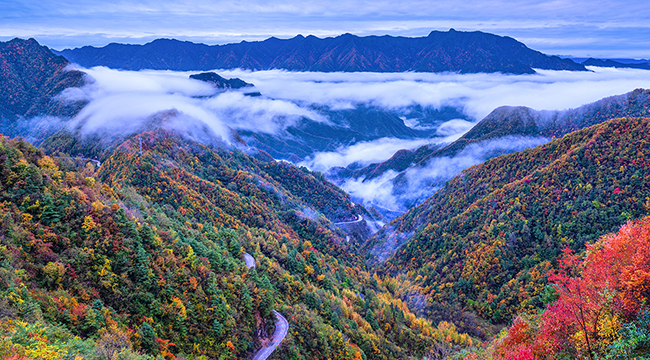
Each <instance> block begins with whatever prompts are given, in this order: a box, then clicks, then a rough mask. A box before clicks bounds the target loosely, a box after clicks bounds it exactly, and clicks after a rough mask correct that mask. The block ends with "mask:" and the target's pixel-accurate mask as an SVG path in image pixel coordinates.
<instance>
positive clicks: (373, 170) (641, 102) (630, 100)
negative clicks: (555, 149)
mask: <svg viewBox="0 0 650 360" xmlns="http://www.w3.org/2000/svg"><path fill="white" fill-rule="evenodd" d="M648 109H650V90H646V89H636V90H634V91H631V92H629V93H627V94H622V95H616V96H611V97H608V98H605V99H602V100H598V101H596V102H593V103H590V104H586V105H583V106H580V107H578V108H574V109H568V110H534V109H531V108H528V107H525V106H502V107H499V108H497V109H495V110H493V111H492V112H491V113H490V114H489V115H488V116H486V117H485V118H484V119H482V120H481V121H480V122H478V123H477V124H476V125H475V126H474V127H473V128H472V129H471V130H469V131H468V132H467V133H465V134H464V135H463V136H461V137H460V138H459V139H458V140H456V141H454V142H453V143H451V144H449V145H447V146H445V147H442V148H440V147H431V146H422V147H420V148H418V149H416V150H400V151H399V152H397V153H395V155H393V156H392V157H391V158H390V159H388V160H386V161H384V162H382V163H377V164H371V165H368V166H367V167H364V168H360V169H339V170H338V174H339V176H343V177H354V178H357V177H360V176H365V177H366V178H367V179H372V178H375V177H378V176H381V175H382V174H383V173H384V172H386V171H387V170H395V171H398V172H401V171H404V170H406V169H407V168H409V167H411V166H414V167H420V166H425V165H426V164H427V163H428V162H429V161H430V160H431V159H433V158H435V157H443V156H454V155H456V154H458V153H459V152H460V151H462V150H463V149H465V148H466V147H467V146H468V145H470V144H476V143H479V142H481V141H485V140H490V139H496V138H501V137H505V136H513V135H514V136H536V137H547V138H552V139H553V138H560V137H562V136H564V135H566V134H568V133H570V132H573V131H576V130H580V129H583V128H585V127H589V126H592V125H596V124H600V123H602V122H604V121H607V120H610V119H614V118H617V117H639V116H647V115H648Z"/></svg>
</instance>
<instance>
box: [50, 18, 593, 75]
mask: <svg viewBox="0 0 650 360" xmlns="http://www.w3.org/2000/svg"><path fill="white" fill-rule="evenodd" d="M58 54H60V55H63V56H65V57H66V58H67V59H68V60H70V61H72V62H74V63H77V64H79V65H81V66H86V67H92V66H100V65H101V66H107V67H110V68H117V69H129V70H141V69H159V70H163V69H164V70H212V69H232V68H242V69H253V70H268V69H286V70H292V71H321V72H333V71H343V72H355V71H370V72H404V71H415V72H445V71H451V72H459V73H481V72H486V73H493V72H502V73H509V74H531V73H534V72H535V71H534V70H533V69H534V68H536V69H553V70H578V71H585V70H586V69H585V67H584V66H583V65H581V64H577V63H575V62H573V61H572V60H570V59H561V58H559V57H557V56H547V55H544V54H543V53H541V52H539V51H535V50H532V49H529V48H528V47H526V45H524V44H523V43H521V42H519V41H517V40H515V39H513V38H510V37H504V36H498V35H493V34H489V33H484V32H480V31H475V32H462V31H456V30H454V29H451V30H449V31H448V32H440V31H432V32H431V33H430V34H429V36H426V37H418V38H408V37H393V36H388V35H385V36H367V37H359V36H355V35H351V34H344V35H341V36H337V37H331V38H325V39H321V38H318V37H316V36H313V35H310V36H307V37H304V36H302V35H298V36H296V37H294V38H291V39H278V38H275V37H271V38H269V39H267V40H264V41H259V42H258V41H256V42H247V41H242V42H240V43H238V44H226V45H213V46H210V45H205V44H195V43H192V42H187V41H178V40H172V39H158V40H154V41H153V42H150V43H148V44H145V45H127V44H115V43H113V44H109V45H106V46H104V47H101V48H97V47H92V46H84V47H82V48H76V49H65V50H63V51H60V52H58Z"/></svg>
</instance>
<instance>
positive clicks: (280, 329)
mask: <svg viewBox="0 0 650 360" xmlns="http://www.w3.org/2000/svg"><path fill="white" fill-rule="evenodd" d="M244 261H245V262H246V267H247V268H249V269H250V268H254V267H255V258H254V257H253V256H252V255H251V254H249V253H244ZM273 315H275V331H274V332H273V338H272V340H271V344H269V345H268V346H265V347H263V348H261V349H259V350H258V351H257V353H255V356H253V358H252V360H266V358H268V357H269V356H271V354H272V353H273V351H275V349H277V348H278V346H280V343H281V342H282V340H284V338H285V337H287V332H288V331H289V323H288V322H287V319H285V318H284V316H282V314H280V313H279V312H277V311H275V310H273Z"/></svg>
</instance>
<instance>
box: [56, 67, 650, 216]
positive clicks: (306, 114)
mask: <svg viewBox="0 0 650 360" xmlns="http://www.w3.org/2000/svg"><path fill="white" fill-rule="evenodd" d="M81 70H83V71H85V72H87V74H88V76H89V77H90V78H92V79H93V81H92V82H91V83H90V84H89V85H86V86H85V87H83V88H81V89H69V90H67V91H66V92H64V93H63V94H62V96H61V97H62V98H63V99H68V100H87V101H89V104H88V105H87V106H86V107H85V108H84V109H83V110H82V111H81V113H80V114H79V115H78V116H77V118H76V121H77V124H80V125H82V133H84V134H92V133H99V134H102V135H105V134H114V135H125V134H128V133H130V132H134V131H136V130H137V129H139V128H141V127H142V126H143V124H144V122H146V121H150V119H151V117H152V116H153V115H155V114H158V113H165V112H168V113H171V114H175V115H174V117H175V118H176V120H174V121H171V122H170V123H169V126H173V127H175V128H183V126H186V125H187V124H188V123H192V122H196V123H198V124H202V125H205V126H207V127H209V128H210V129H211V130H212V132H213V133H215V134H217V136H219V137H221V138H222V139H223V140H225V141H229V136H230V130H229V129H234V130H246V131H251V132H257V133H265V134H272V135H274V136H276V137H280V138H282V137H288V136H290V135H288V133H287V132H285V130H286V129H287V128H288V127H291V126H298V125H297V124H299V123H300V122H302V121H305V119H310V120H311V121H315V122H321V123H328V122H329V119H328V118H327V116H326V114H327V113H326V112H322V111H320V109H330V110H331V109H347V108H353V107H355V106H359V105H364V106H375V107H379V108H382V109H385V110H387V111H391V112H393V113H394V114H396V115H399V114H405V113H408V111H407V110H408V109H409V108H412V107H414V106H417V107H421V108H438V109H439V108H442V107H445V106H451V107H455V108H459V109H462V111H463V112H464V113H465V114H467V115H468V119H469V120H470V121H467V120H462V119H454V120H450V121H444V120H442V119H440V120H431V119H426V120H427V121H426V122H425V123H426V124H427V126H433V127H434V130H435V134H436V136H434V137H426V138H425V137H423V136H424V135H419V136H422V137H415V138H409V139H397V138H394V137H387V138H375V139H373V140H371V141H363V142H354V141H352V142H350V143H345V144H342V145H341V146H340V147H339V148H337V149H336V150H335V151H328V152H321V153H314V154H311V155H310V156H308V157H307V158H305V159H304V161H303V163H302V165H306V166H308V167H309V168H311V169H314V170H319V171H323V172H326V171H327V170H328V169H329V168H331V167H333V166H347V165H350V164H353V163H357V165H360V166H365V165H368V164H370V163H375V162H381V161H384V160H387V159H388V158H390V157H391V156H392V155H393V154H394V153H395V152H396V151H397V150H400V149H415V148H417V147H419V146H422V145H426V144H442V143H448V142H451V141H453V140H455V139H457V138H458V137H459V136H461V135H462V134H463V133H464V132H466V131H467V130H468V129H469V128H470V127H471V126H472V125H473V124H474V123H475V122H476V121H478V120H480V119H482V118H483V117H484V116H486V115H487V114H488V113H489V112H491V111H492V110H493V109H494V108H496V107H499V106H502V105H523V106H529V107H532V108H534V109H538V110H557V109H566V108H573V107H578V106H580V105H583V104H585V103H590V102H594V101H597V100H599V99H601V98H604V97H607V96H611V95H617V94H623V93H626V92H629V91H631V90H633V89H635V88H640V87H643V88H650V71H644V70H632V69H605V68H591V70H593V71H591V72H565V71H539V73H538V74H534V75H501V74H466V75H459V74H449V73H448V74H429V73H389V74H383V73H382V74H379V73H306V72H287V71H276V70H273V71H259V72H253V71H243V70H231V71H218V72H219V73H220V74H221V75H222V76H225V77H239V78H241V79H243V80H244V81H247V82H250V83H253V84H255V86H256V88H257V90H259V91H260V92H261V93H262V94H263V96H261V97H249V96H245V95H244V94H243V93H242V92H238V91H229V92H219V91H218V90H216V89H214V88H212V87H211V86H210V85H209V84H207V83H203V82H200V81H197V80H192V79H189V75H190V73H189V72H170V71H141V72H133V71H117V70H111V69H107V68H102V67H98V68H93V69H81ZM406 120H407V121H406V124H407V125H409V126H411V127H414V128H417V126H418V124H419V120H418V119H406ZM431 124H433V125H431ZM543 141H545V140H544V139H530V138H513V139H506V140H503V141H501V140H497V141H495V142H485V143H480V144H476V145H472V146H471V147H469V148H467V149H466V150H465V151H463V152H462V153H460V154H459V155H458V156H456V157H453V158H439V159H435V160H434V161H432V162H431V163H429V164H428V165H427V166H426V167H424V168H417V169H416V168H412V169H409V170H407V171H406V173H405V174H404V175H402V176H404V178H405V179H406V180H407V182H406V185H405V187H402V188H400V189H394V187H393V185H392V184H393V182H392V179H393V178H394V177H395V176H396V175H397V174H395V173H392V172H389V173H386V174H384V176H381V177H379V178H377V179H374V180H372V181H364V179H346V180H345V181H344V182H343V183H342V184H341V185H342V187H343V188H344V189H346V190H347V191H349V192H350V193H351V194H353V195H354V196H357V197H358V198H359V199H362V200H363V201H365V202H366V203H375V204H379V205H381V206H384V207H387V208H390V209H395V210H403V209H404V206H405V204H412V203H413V202H417V201H420V200H421V199H423V198H424V197H426V196H427V195H428V194H431V193H432V192H433V191H434V190H435V189H436V188H437V186H439V185H440V184H442V183H444V182H445V181H446V180H448V179H450V178H451V177H452V176H454V175H455V174H457V173H458V172H460V171H461V170H462V169H465V168H467V167H468V166H471V165H474V164H477V163H479V162H482V161H484V160H485V159H486V158H488V157H490V156H491V154H494V153H508V152H512V151H517V150H521V149H524V148H527V147H531V146H536V145H539V144H540V143H542V142H543Z"/></svg>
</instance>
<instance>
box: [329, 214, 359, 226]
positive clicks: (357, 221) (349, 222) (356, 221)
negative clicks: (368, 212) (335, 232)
mask: <svg viewBox="0 0 650 360" xmlns="http://www.w3.org/2000/svg"><path fill="white" fill-rule="evenodd" d="M362 221H363V216H361V215H357V219H356V220H353V221H343V222H337V223H334V225H345V224H356V223H360V222H362Z"/></svg>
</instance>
